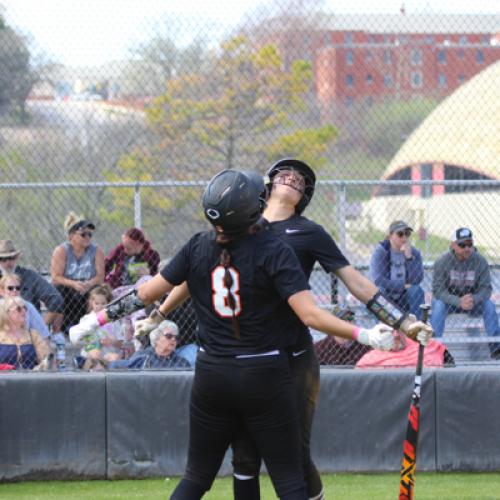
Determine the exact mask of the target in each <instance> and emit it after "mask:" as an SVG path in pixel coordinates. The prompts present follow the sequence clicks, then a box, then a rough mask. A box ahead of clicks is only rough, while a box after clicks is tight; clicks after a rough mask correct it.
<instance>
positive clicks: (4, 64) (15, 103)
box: [0, 18, 36, 122]
mask: <svg viewBox="0 0 500 500" xmlns="http://www.w3.org/2000/svg"><path fill="white" fill-rule="evenodd" d="M35 81H36V75H35V73H34V72H33V70H32V69H31V66H30V52H29V49H28V45H27V43H26V41H25V40H24V38H23V37H22V36H20V35H19V34H18V33H16V32H15V31H14V30H13V29H12V28H10V27H9V26H8V25H7V24H6V22H5V20H4V19H3V18H0V115H1V114H5V113H7V112H10V111H14V112H15V113H16V116H17V117H18V118H19V120H20V121H21V122H26V121H27V119H28V114H27V113H26V109H25V102H26V99H27V97H28V95H29V93H30V92H31V89H32V87H33V85H34V83H35Z"/></svg>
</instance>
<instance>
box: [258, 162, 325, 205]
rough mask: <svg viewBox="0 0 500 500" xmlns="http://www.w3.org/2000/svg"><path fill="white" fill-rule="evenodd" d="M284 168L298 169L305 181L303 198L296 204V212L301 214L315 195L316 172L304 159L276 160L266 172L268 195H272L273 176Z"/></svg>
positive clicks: (265, 181) (265, 180)
mask: <svg viewBox="0 0 500 500" xmlns="http://www.w3.org/2000/svg"><path fill="white" fill-rule="evenodd" d="M283 170H296V171H297V172H299V173H300V174H301V175H302V176H303V177H304V181H305V188H304V193H303V194H302V198H301V199H300V201H299V202H298V203H297V205H296V206H295V212H296V213H298V214H301V213H302V212H303V211H304V210H305V208H306V207H307V205H309V202H310V201H311V199H312V197H313V195H314V188H315V186H316V175H315V174H314V172H313V170H312V168H311V167H310V166H309V165H307V163H304V162H303V161H300V160H296V159H294V158H283V159H282V160H279V161H278V162H276V163H275V164H274V165H273V166H272V167H271V168H270V169H269V170H268V171H267V173H266V175H265V177H264V183H265V185H266V191H267V196H268V197H269V196H270V195H271V189H272V186H273V178H274V177H275V176H276V175H277V174H278V173H279V172H281V171H283Z"/></svg>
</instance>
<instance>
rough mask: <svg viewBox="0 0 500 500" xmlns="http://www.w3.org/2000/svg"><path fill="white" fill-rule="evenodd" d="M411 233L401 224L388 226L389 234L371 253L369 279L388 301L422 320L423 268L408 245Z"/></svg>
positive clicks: (397, 222)
mask: <svg viewBox="0 0 500 500" xmlns="http://www.w3.org/2000/svg"><path fill="white" fill-rule="evenodd" d="M412 232H413V229H412V228H411V227H410V226H409V225H408V224H407V223H406V222H404V221H402V220H396V221H394V222H392V223H391V225H390V226H389V234H388V235H387V237H386V238H385V240H383V241H381V242H380V243H378V244H377V246H376V247H375V250H374V251H373V254H372V257H371V260H370V278H371V280H372V281H373V282H374V283H375V284H376V285H377V286H378V287H379V288H380V290H381V291H382V293H383V294H384V295H385V296H386V297H387V298H388V299H390V300H392V301H393V302H394V303H395V304H397V305H398V306H399V307H401V309H403V310H404V311H406V312H409V313H412V314H414V315H415V316H416V317H417V318H418V319H421V317H422V313H421V311H420V304H422V303H423V302H424V290H423V289H422V287H421V286H420V283H421V282H422V280H423V279H424V266H423V263H422V256H421V254H420V252H419V251H418V250H417V249H416V248H415V247H413V246H412V245H411V243H410V238H411V235H412Z"/></svg>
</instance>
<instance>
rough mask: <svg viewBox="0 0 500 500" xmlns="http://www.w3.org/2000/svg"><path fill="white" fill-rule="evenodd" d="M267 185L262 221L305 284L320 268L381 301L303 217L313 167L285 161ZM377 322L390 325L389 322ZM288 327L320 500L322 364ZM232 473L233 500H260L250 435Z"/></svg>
mask: <svg viewBox="0 0 500 500" xmlns="http://www.w3.org/2000/svg"><path fill="white" fill-rule="evenodd" d="M264 181H265V184H266V191H267V197H268V199H267V208H266V209H265V211H264V218H265V219H266V220H267V221H268V222H269V226H268V228H269V229H270V231H271V232H272V233H273V234H275V235H276V236H278V237H279V238H280V239H281V240H283V241H285V242H286V243H288V244H289V245H290V246H291V247H292V249H293V250H294V252H295V254H296V255H297V257H298V259H299V262H300V264H301V267H302V270H303V272H304V274H305V277H306V279H307V280H309V278H310V276H311V272H312V269H313V267H314V264H315V263H316V262H319V264H320V265H321V267H322V268H323V269H324V270H325V271H326V272H328V273H335V274H336V275H337V276H338V277H339V278H340V279H341V280H342V281H343V282H344V284H345V285H346V286H347V288H348V289H349V291H350V292H351V293H352V294H353V295H354V296H355V297H357V298H358V299H359V300H361V301H362V302H364V303H369V302H370V301H371V300H373V298H374V297H378V295H377V294H378V289H377V287H376V286H375V285H374V284H373V283H372V282H371V281H369V280H368V279H367V278H365V277H364V276H363V275H362V274H361V273H360V272H358V271H357V270H356V269H355V268H354V267H352V266H351V265H350V264H349V261H348V260H347V259H346V257H345V256H344V255H343V254H342V252H341V251H340V249H339V248H338V246H337V245H336V243H335V241H334V240H333V239H332V237H331V236H330V235H329V234H328V233H327V232H326V231H325V230H324V228H323V227H322V226H320V225H318V224H316V223H315V222H313V221H312V220H310V219H308V218H306V217H304V216H302V213H303V211H304V210H305V208H306V207H307V206H308V205H309V203H310V201H311V199H312V197H313V195H314V190H315V185H316V176H315V174H314V172H313V170H312V169H311V167H310V166H309V165H307V164H306V163H305V162H303V161H301V160H297V159H294V158H285V159H282V160H279V161H278V162H277V163H275V164H274V165H273V166H272V167H271V168H270V169H269V170H268V171H267V174H266V176H265V178H264ZM381 300H383V298H380V299H378V298H377V301H378V302H379V301H381ZM387 307H388V306H387ZM396 311H397V310H396ZM394 314H397V312H394ZM378 316H379V318H380V319H381V320H383V321H384V322H387V323H389V324H391V322H390V321H387V318H386V317H383V316H381V315H380V314H379V315H378ZM288 322H289V326H288V329H289V331H290V332H292V331H293V332H294V333H295V335H293V336H292V335H290V336H289V338H290V340H291V341H290V343H289V345H288V346H287V350H288V352H289V354H290V359H289V361H290V367H291V371H292V376H293V380H294V384H295V389H296V395H297V400H298V405H299V417H300V430H301V445H302V459H303V468H304V476H305V479H306V482H307V490H308V497H309V498H310V499H314V500H322V499H323V498H324V492H323V486H322V483H321V478H320V475H319V473H318V471H317V469H316V467H315V465H314V463H313V461H312V459H311V452H310V437H311V426H312V422H313V417H314V412H315V409H316V402H317V396H318V393H319V363H318V360H317V357H316V353H315V350H314V347H313V342H312V337H311V334H310V332H309V329H308V328H307V327H306V326H305V325H304V324H303V323H302V322H301V321H300V320H299V319H298V318H297V316H296V315H294V314H293V315H291V316H290V318H289V320H288ZM290 323H291V324H290ZM414 328H415V327H414ZM292 339H293V340H292ZM233 467H234V493H235V500H249V499H251V500H258V499H259V498H260V494H259V484H258V475H259V470H260V458H259V456H258V454H257V450H256V448H255V446H254V445H253V443H252V441H251V439H249V437H248V435H246V436H245V435H242V436H240V437H239V438H238V439H237V440H235V442H234V443H233Z"/></svg>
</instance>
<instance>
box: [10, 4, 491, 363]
mask: <svg viewBox="0 0 500 500" xmlns="http://www.w3.org/2000/svg"><path fill="white" fill-rule="evenodd" d="M49 4H50V2H49ZM110 4H111V3H110ZM6 5H7V7H6V8H5V9H3V12H2V10H1V9H0V171H1V173H2V183H1V185H0V207H1V213H2V215H3V216H2V218H1V219H0V239H11V240H12V241H13V242H14V245H15V248H16V250H17V251H21V252H22V256H21V257H20V260H19V263H20V264H21V265H22V266H26V267H28V268H32V269H35V270H37V271H40V272H41V273H45V274H46V276H48V274H49V273H50V270H51V259H52V255H53V251H54V249H55V248H56V246H58V245H59V244H60V243H62V242H63V241H65V240H66V234H67V231H66V230H65V228H64V225H63V222H64V219H65V217H66V215H67V214H68V212H69V211H73V212H75V213H76V214H77V215H83V216H84V217H85V218H86V219H88V220H90V221H92V222H93V223H94V224H95V226H96V229H95V234H94V242H95V243H96V244H97V245H98V246H99V247H100V248H101V249H102V251H103V253H104V254H106V255H107V254H108V253H109V252H110V251H111V250H112V249H113V248H114V247H115V246H116V245H118V244H119V243H120V241H121V237H122V234H123V233H124V231H125V230H126V229H127V228H130V227H133V226H136V227H141V228H142V229H143V230H144V232H145V234H146V237H147V239H148V240H149V241H151V243H152V245H153V248H154V249H155V250H157V251H158V252H159V254H160V257H161V259H168V258H169V257H171V256H172V255H173V254H174V253H175V251H176V250H177V249H178V248H179V247H180V245H181V244H182V242H183V241H185V240H186V239H187V238H188V237H189V236H190V235H191V234H193V233H194V232H195V231H198V230H200V229H204V228H206V224H205V223H204V221H203V219H202V217H201V212H200V204H199V199H200V194H201V191H202V189H203V186H204V185H205V183H206V181H207V180H208V179H209V178H210V177H211V176H212V175H213V174H214V173H215V172H217V171H218V170H220V169H221V168H237V169H256V170H258V171H260V172H262V173H264V172H265V170H266V169H267V168H268V167H269V166H270V165H271V164H272V163H273V162H274V161H275V160H277V159H279V158H282V157H286V156H294V157H299V158H301V159H303V160H305V161H306V162H307V163H309V164H310V165H311V166H312V167H313V168H314V170H315V171H316V173H317V176H318V178H319V182H318V186H317V190H316V194H315V197H314V200H313V202H312V203H311V205H310V206H309V208H308V210H307V213H306V215H308V216H309V217H310V218H312V219H314V220H315V221H317V222H318V223H320V224H322V225H323V226H324V227H325V228H326V229H327V231H328V232H329V233H330V234H332V236H333V237H334V238H335V240H336V241H337V243H338V244H339V247H340V248H341V249H342V251H343V252H344V253H345V255H346V256H347V257H348V259H349V260H350V262H351V263H352V264H353V265H354V266H355V267H357V268H358V269H360V270H361V271H362V272H364V273H368V268H369V264H370V259H371V256H372V253H373V251H374V248H375V247H376V245H377V243H378V242H379V241H381V240H383V239H384V238H385V236H386V235H387V231H388V226H389V224H390V222H391V221H393V220H396V219H402V220H404V221H405V222H407V223H408V224H409V225H410V226H411V227H412V228H414V233H413V237H412V244H413V245H414V246H415V247H416V248H417V249H418V250H419V251H420V253H421V255H422V259H423V266H424V269H425V271H424V278H423V282H422V283H423V284H422V288H423V290H424V292H425V297H426V299H427V300H428V301H430V300H431V298H432V264H433V263H434V262H435V260H436V259H437V258H438V257H439V256H440V255H441V254H443V253H444V252H446V251H447V249H448V247H449V244H450V237H451V234H452V232H453V231H454V230H455V229H457V228H458V227H462V226H465V227H469V228H471V229H472V231H473V233H474V243H475V245H476V246H477V248H478V250H479V251H480V253H481V254H482V255H484V257H485V258H486V259H487V260H488V262H489V263H490V264H491V265H492V278H493V294H492V299H493V302H495V303H499V302H500V300H499V297H498V294H499V293H500V288H499V284H498V277H497V273H498V271H497V267H496V266H498V264H499V253H498V248H500V241H499V237H498V232H497V231H496V230H495V229H496V226H497V225H498V222H499V221H500V213H499V210H500V209H499V208H498V207H499V206H500V205H499V203H498V202H499V201H500V200H499V199H498V196H499V195H498V193H499V185H500V184H499V180H498V179H499V174H500V167H499V160H498V158H500V147H499V142H498V140H497V138H498V136H499V133H500V130H499V129H500V121H499V120H498V113H499V111H500V108H499V106H500V105H499V103H500V95H499V94H498V93H499V90H498V89H500V65H499V63H497V60H498V59H499V58H500V44H499V43H498V42H499V41H500V35H499V33H500V9H497V11H493V12H490V13H488V14H462V13H459V12H456V13H451V14H435V13H431V12H426V11H425V9H423V8H422V9H420V10H418V9H414V11H413V12H410V10H409V9H408V10H405V9H404V8H402V9H401V11H400V12H397V13H395V14H384V15H381V14H379V15H366V14H356V15H349V14H342V15H340V14H338V13H336V12H335V11H334V10H329V9H328V8H327V7H326V3H325V2H318V1H311V2H303V1H300V2H298V1H288V2H285V1H283V2H274V3H272V4H270V5H267V6H266V5H261V6H260V7H259V8H254V9H250V10H249V11H248V12H247V13H246V15H244V16H241V18H240V19H239V20H237V21H232V22H226V21H225V22H222V21H220V22H214V20H213V19H210V18H209V17H208V15H204V14H201V13H197V14H196V15H193V16H190V17H186V16H181V15H172V14H170V15H169V14H168V13H165V12H162V11H158V12H156V13H155V15H154V16H152V15H151V12H149V11H148V9H150V6H147V5H144V7H143V8H142V9H141V8H138V9H137V10H136V11H135V12H136V17H127V16H128V12H129V11H128V10H127V8H126V7H125V6H123V8H120V9H118V10H114V11H113V12H112V13H111V12H108V10H109V8H110V6H109V5H108V4H106V3H104V4H103V6H102V9H104V10H105V11H106V12H107V13H108V14H109V15H110V16H112V18H113V23H114V24H116V25H119V26H121V31H123V32H129V33H131V35H130V37H129V39H128V42H127V44H125V45H124V48H123V50H122V51H121V52H120V53H119V55H117V54H116V52H115V53H113V54H112V53H111V46H110V45H109V43H108V40H110V38H108V37H106V36H105V34H104V33H103V34H102V36H101V37H96V36H95V35H96V34H97V32H96V30H98V29H99V24H98V23H99V20H98V18H102V17H106V16H103V13H102V12H100V13H97V12H96V16H95V17H94V18H93V19H94V21H90V20H89V21H86V20H87V19H89V16H87V15H86V14H85V15H84V12H83V11H81V12H79V11H72V10H71V9H69V7H65V6H62V5H60V7H59V8H60V9H62V11H63V14H64V16H66V17H65V19H66V24H65V29H66V32H65V34H64V30H63V32H62V34H61V35H60V36H63V37H66V40H67V45H68V49H69V46H70V45H71V44H73V42H72V40H73V39H74V38H77V39H79V44H80V45H81V46H83V47H85V46H88V50H87V51H86V52H85V56H86V59H85V62H84V63H83V62H82V61H83V59H82V60H81V61H80V60H78V58H77V57H76V56H74V59H72V58H71V57H69V58H68V56H67V53H66V52H64V50H63V49H61V52H58V51H57V50H56V49H55V48H54V46H53V45H50V47H49V46H46V45H44V40H46V38H44V37H43V36H42V34H40V32H39V31H37V29H35V26H34V25H31V24H30V21H29V17H27V16H26V14H27V12H26V11H25V10H26V9H28V7H27V6H26V5H25V4H23V3H22V2H18V3H16V4H10V3H7V2H6ZM30 8H31V7H30ZM82 8H84V7H82ZM23 9H24V10H23ZM51 9H53V6H52V4H50V5H49V6H48V11H49V14H50V15H52V16H53V17H54V18H57V16H58V15H59V13H58V12H57V10H54V11H53V10H51ZM67 9H69V10H67ZM85 9H87V7H85ZM87 10H88V9H87ZM146 11H147V12H149V17H144V16H142V14H143V13H146ZM98 14H99V15H98ZM75 19H80V21H79V23H77V22H76V21H75ZM147 19H150V21H148V20H147ZM151 19H154V20H151ZM85 23H88V24H85ZM62 24H64V23H62ZM80 25H82V26H83V28H84V29H86V30H87V32H88V34H89V36H88V37H87V38H88V40H86V39H85V37H77V36H74V35H75V34H76V33H77V32H78V30H79V29H80V27H81V26H80ZM131 27H134V29H133V30H132V28H131ZM129 28H130V31H129ZM57 29H60V27H58V28H57ZM54 30H56V28H54ZM72 31H73V32H74V33H73V32H72ZM95 40H100V44H98V45H99V46H98V47H97V49H96V50H94V49H95V45H93V44H94V43H95ZM68 53H69V52H68ZM75 53H76V52H75ZM80 53H82V51H80ZM82 57H84V56H82ZM52 267H53V265H52ZM312 287H313V291H314V293H315V295H316V296H317V298H318V300H319V301H320V302H321V303H322V304H324V305H325V306H326V305H328V304H331V303H332V298H333V303H334V304H335V305H338V306H340V307H343V308H345V307H350V308H354V312H355V314H356V321H358V320H359V321H360V322H361V323H366V324H370V321H371V319H370V318H369V317H368V315H366V312H365V309H364V308H363V307H362V306H361V305H360V303H359V301H357V300H356V299H355V298H354V297H352V296H351V294H350V293H349V292H348V291H347V289H345V287H344V285H342V284H341V283H340V284H338V285H337V284H336V283H335V282H334V280H333V279H332V278H331V277H330V276H327V275H325V274H324V273H323V272H322V271H315V273H314V275H313V280H312ZM176 319H177V320H178V321H179V322H181V323H182V322H183V321H184V322H186V325H187V324H188V323H187V320H185V319H183V318H181V317H177V318H176ZM452 319H453V320H454V321H455V323H456V330H457V331H458V333H457V334H455V337H457V336H459V335H461V334H465V335H467V336H468V337H471V336H472V335H473V334H474V332H475V331H477V328H476V323H477V321H476V320H475V319H471V318H470V317H463V316H460V315H459V316H458V317H456V318H455V317H454V318H452ZM455 323H453V322H448V323H447V331H446V332H445V335H446V334H447V332H448V329H449V330H450V331H451V330H452V329H453V328H455V327H454V326H453V325H454V324H455ZM189 325H190V326H189V327H188V329H189V330H190V334H189V335H192V330H193V320H191V319H190V320H189ZM184 326H185V325H182V324H181V329H182V328H183V327H184ZM479 327H480V330H481V332H482V333H484V328H483V325H482V323H481V324H480V325H479ZM471 345H472V344H471ZM477 345H478V346H479V347H480V348H481V349H480V348H479V347H478V349H476V351H481V352H482V353H483V354H484V353H485V352H486V351H484V349H482V348H483V347H484V348H486V345H487V344H486V343H484V344H481V342H478V343H477ZM469 347H470V346H469V345H467V349H469ZM351 348H352V346H350V345H347V346H345V345H342V346H340V347H338V346H337V347H335V348H334V349H335V350H337V351H338V350H339V349H340V351H339V352H340V354H339V355H338V356H337V357H335V356H330V361H329V363H335V364H344V363H345V364H348V365H353V364H354V362H355V360H356V358H357V356H358V354H359V353H358V354H357V353H356V352H354V354H349V351H348V350H349V349H351ZM328 349H331V348H330V347H329V348H327V349H326V352H327V354H328ZM356 349H357V348H354V349H351V350H354V351H356ZM476 351H475V352H476ZM346 352H347V354H346ZM466 354H467V353H465V354H464V355H463V358H464V359H465V358H466V357H467V356H466ZM461 355H462V354H460V353H459V354H458V356H457V357H459V358H460V357H461ZM478 356H479V355H478V354H477V353H476V354H474V355H471V356H469V358H470V359H478ZM481 356H482V355H481ZM481 356H479V359H483V358H484V360H486V359H487V358H488V356H484V357H483V358H481ZM325 359H326V358H325ZM488 359H489V358H488Z"/></svg>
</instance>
